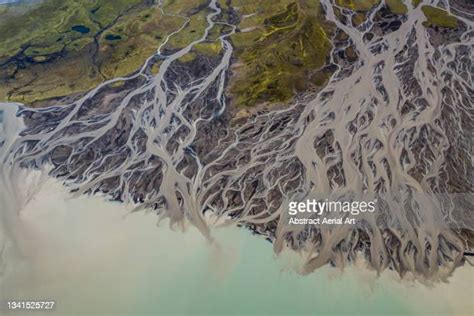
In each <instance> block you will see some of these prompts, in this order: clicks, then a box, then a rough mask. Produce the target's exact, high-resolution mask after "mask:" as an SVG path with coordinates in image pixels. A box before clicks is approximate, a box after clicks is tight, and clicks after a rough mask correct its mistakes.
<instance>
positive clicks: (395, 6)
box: [385, 0, 408, 14]
mask: <svg viewBox="0 0 474 316" xmlns="http://www.w3.org/2000/svg"><path fill="white" fill-rule="evenodd" d="M385 3H386V4H387V6H388V8H389V9H390V11H391V12H392V13H394V14H407V12H408V8H407V6H406V5H405V4H404V3H403V2H402V1H401V0H385Z"/></svg>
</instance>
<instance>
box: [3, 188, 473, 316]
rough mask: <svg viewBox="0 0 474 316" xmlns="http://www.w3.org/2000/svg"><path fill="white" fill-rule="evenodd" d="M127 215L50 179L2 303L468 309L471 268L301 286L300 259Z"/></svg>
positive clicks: (332, 311) (124, 310)
mask: <svg viewBox="0 0 474 316" xmlns="http://www.w3.org/2000/svg"><path fill="white" fill-rule="evenodd" d="M129 210H130V208H127V206H126V205H124V204H120V203H112V202H107V201H104V200H103V199H102V198H100V197H87V196H80V197H78V198H73V199H71V198H70V195H69V193H67V192H66V190H65V188H64V187H63V186H62V185H61V184H60V183H58V182H57V181H56V180H53V179H49V180H48V181H47V182H46V183H44V185H43V186H42V187H41V188H40V190H39V191H38V192H37V193H36V194H35V195H34V197H33V199H32V200H30V201H29V203H28V204H27V206H26V207H25V208H24V209H23V211H22V213H21V221H22V225H24V227H23V231H24V232H27V234H26V236H24V237H25V238H24V240H23V241H22V242H23V247H22V248H23V249H28V253H25V254H23V255H22V256H20V255H19V254H16V253H15V251H14V250H13V247H12V246H11V245H10V247H7V249H5V250H4V254H3V255H4V259H6V260H8V262H7V269H6V271H7V273H5V275H4V279H3V280H2V282H1V283H0V284H1V285H0V293H1V296H2V298H1V299H5V298H11V297H15V298H17V299H18V298H20V297H23V298H29V299H31V298H36V299H47V300H55V301H56V304H57V307H56V310H55V311H54V312H53V313H52V314H54V315H134V316H139V315H345V314H347V315H356V314H355V313H354V310H357V312H358V313H359V314H360V315H382V314H384V315H401V314H403V315H453V314H456V315H464V314H465V315H468V314H469V313H470V312H472V310H473V307H474V306H473V303H472V300H471V299H472V297H473V293H474V292H473V284H474V283H473V282H474V275H473V269H472V267H469V266H466V267H462V268H460V269H458V270H456V272H455V273H454V275H453V277H451V278H450V280H449V281H450V282H449V283H443V284H437V285H434V286H432V287H430V286H426V285H421V284H419V283H417V282H413V281H400V280H399V278H398V276H397V275H396V274H395V273H393V274H392V273H391V272H389V271H386V272H384V273H383V274H382V276H380V277H377V276H376V275H375V273H374V272H371V271H368V270H367V269H366V268H364V267H363V264H362V263H361V264H360V267H352V268H348V269H346V270H345V271H343V272H341V271H340V270H337V269H334V268H330V267H325V268H322V269H319V270H317V271H316V272H314V273H312V274H310V275H306V276H301V275H298V274H297V273H295V272H294V270H293V268H292V267H293V266H295V264H296V261H297V258H296V257H297V255H295V254H292V255H290V254H285V255H283V256H281V257H279V258H276V257H275V256H274V255H273V251H272V246H271V244H270V243H269V242H267V241H265V240H264V239H262V238H260V237H257V236H252V235H251V234H250V232H248V231H246V230H243V229H237V228H229V227H227V228H222V229H216V230H214V234H213V235H214V237H215V239H216V241H218V242H217V243H215V244H210V243H209V242H208V241H206V240H205V239H204V238H203V237H202V236H201V235H200V233H199V232H198V231H197V230H196V229H194V228H191V227H190V228H188V229H186V230H185V232H182V231H172V230H170V229H169V227H168V225H167V223H166V222H162V223H160V224H159V225H158V226H157V222H156V218H157V217H156V216H155V215H153V214H146V213H135V214H131V215H126V214H127V213H128V211H129ZM25 243H26V244H27V245H25ZM15 262H16V263H15ZM10 314H12V315H21V312H11V313H10ZM34 314H35V315H40V314H41V313H36V312H35V313H34ZM28 315H31V313H29V314H28Z"/></svg>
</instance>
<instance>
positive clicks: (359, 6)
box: [336, 0, 380, 11]
mask: <svg viewBox="0 0 474 316" xmlns="http://www.w3.org/2000/svg"><path fill="white" fill-rule="evenodd" d="M379 3H380V0H336V4H337V5H338V6H341V7H344V8H347V9H351V10H352V11H369V10H370V9H372V8H373V7H374V6H376V5H378V4H379Z"/></svg>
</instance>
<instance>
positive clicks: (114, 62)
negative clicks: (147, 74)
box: [0, 0, 205, 104]
mask: <svg viewBox="0 0 474 316" xmlns="http://www.w3.org/2000/svg"><path fill="white" fill-rule="evenodd" d="M203 3H205V0H185V1H175V0H167V1H165V4H164V10H165V12H169V13H173V14H181V15H186V16H188V17H190V19H191V21H190V23H189V25H188V26H187V27H186V28H185V30H184V31H183V32H181V33H179V34H178V35H177V36H175V37H174V38H173V40H172V41H171V42H170V43H169V47H168V48H178V47H180V46H181V45H184V44H183V43H187V42H188V41H189V40H190V39H193V38H197V37H199V36H200V35H201V34H202V29H203V28H204V23H203V19H204V17H205V13H204V12H201V11H195V12H190V11H191V10H192V9H194V8H196V7H200V6H201V5H202V4H203ZM21 11H22V10H19V9H18V7H17V6H12V7H8V6H3V7H2V10H1V11H0V43H1V45H0V99H1V100H9V101H18V102H23V103H27V104H33V103H35V102H37V101H41V100H44V99H49V98H54V97H60V96H65V95H70V94H74V93H78V92H83V91H86V90H89V89H91V88H92V87H94V86H95V85H97V84H98V83H100V82H102V81H104V80H106V79H109V78H113V77H116V76H123V75H127V74H130V73H132V72H134V71H136V70H137V69H138V68H139V67H140V66H141V65H142V64H143V62H144V61H145V59H146V58H147V57H149V56H150V55H151V54H152V53H153V52H154V51H155V50H156V49H157V47H158V46H159V44H160V43H161V42H162V41H163V40H164V38H165V37H166V36H167V35H168V34H169V33H171V32H172V31H174V30H176V29H177V28H179V27H180V26H181V25H182V24H183V23H184V21H185V20H184V18H182V17H177V16H168V15H163V14H162V13H161V11H160V10H159V8H158V7H157V6H156V5H154V4H153V2H151V1H146V0H114V1H107V0H95V1H89V0H81V1H75V0H45V1H44V2H42V3H40V4H38V5H34V6H32V7H30V8H29V9H28V10H26V9H24V10H23V11H24V12H23V13H21V14H19V13H18V12H21Z"/></svg>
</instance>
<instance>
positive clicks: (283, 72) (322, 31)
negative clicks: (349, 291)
mask: <svg viewBox="0 0 474 316" xmlns="http://www.w3.org/2000/svg"><path fill="white" fill-rule="evenodd" d="M232 5H233V7H234V8H235V10H236V11H237V12H238V13H239V15H240V23H239V25H238V27H239V29H240V30H241V32H239V33H236V34H235V35H233V36H232V41H233V43H234V45H235V47H236V55H237V57H238V62H237V63H236V65H235V66H234V77H233V79H232V82H231V87H230V91H231V94H232V95H233V96H234V100H233V101H234V103H235V105H236V106H254V105H257V104H260V103H280V102H285V101H288V100H289V99H291V98H292V97H293V96H294V95H295V93H296V92H298V91H304V90H306V89H308V88H310V87H311V86H317V85H322V84H324V83H325V82H326V80H327V78H328V76H329V75H328V74H327V73H326V72H324V71H320V73H319V74H318V73H317V72H318V70H319V69H320V68H321V67H323V66H324V65H325V64H326V62H327V59H328V56H329V53H330V50H331V42H330V37H331V33H332V32H333V26H332V25H330V24H329V23H327V22H325V21H324V19H323V16H322V14H321V12H320V6H319V2H315V1H301V0H300V1H296V2H295V1H294V0H293V1H274V2H273V1H272V2H266V1H247V0H237V1H232Z"/></svg>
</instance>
